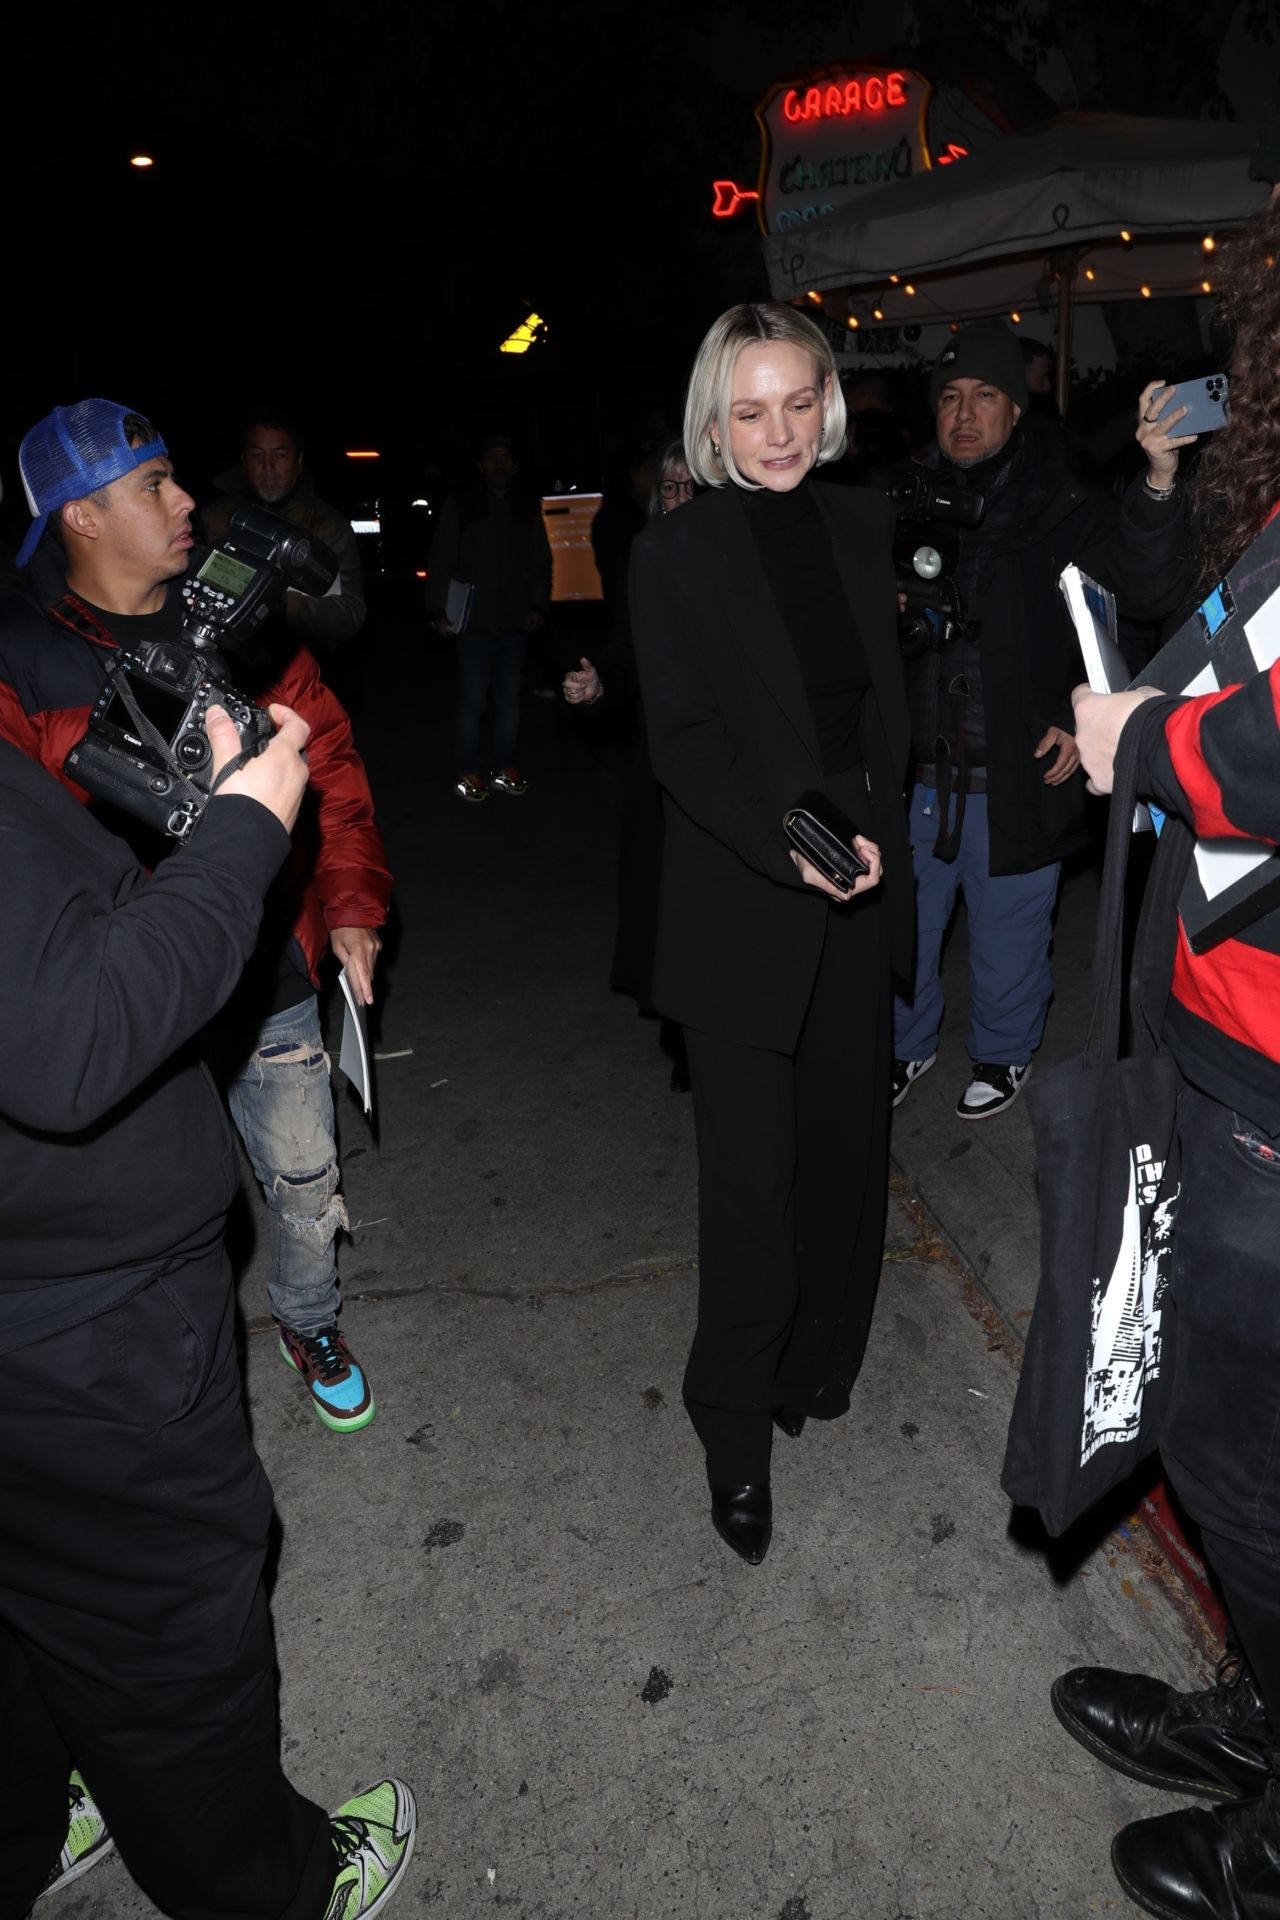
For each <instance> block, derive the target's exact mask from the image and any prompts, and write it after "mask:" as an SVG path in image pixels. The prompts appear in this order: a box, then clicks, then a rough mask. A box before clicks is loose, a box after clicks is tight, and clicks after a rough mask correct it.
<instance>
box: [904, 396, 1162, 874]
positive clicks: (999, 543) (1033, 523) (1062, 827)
mask: <svg viewBox="0 0 1280 1920" xmlns="http://www.w3.org/2000/svg"><path fill="white" fill-rule="evenodd" d="M1038 424H1039V423H1036V422H1032V423H1028V425H1027V426H1024V425H1023V424H1022V423H1019V426H1018V427H1017V428H1016V429H1015V432H1016V434H1017V436H1018V439H1019V441H1020V443H1021V444H1020V445H1019V447H1018V449H1017V451H1016V452H1015V454H1014V456H1013V459H1012V460H1011V462H1010V465H1009V469H1008V472H1007V474H1006V475H1005V477H1004V491H1005V492H1006V494H1007V496H1009V504H1010V506H1012V509H1013V510H1012V512H1011V513H1010V514H1008V516H1007V520H1006V523H1005V524H1004V525H1003V527H1002V530H1001V533H1000V535H999V537H998V538H997V539H996V540H995V541H994V542H993V543H992V545H991V546H990V549H989V551H987V552H986V554H985V556H984V561H983V566H982V569H981V573H980V576H979V580H978V584H977V588H976V591H974V592H973V594H972V596H971V597H970V598H969V600H968V604H967V606H966V612H967V614H968V616H969V618H970V619H973V620H976V621H977V623H978V638H977V646H978V654H979V659H980V663H981V676H982V698H983V706H984V731H985V748H986V786H987V808H988V814H987V817H988V821H989V825H990V835H991V872H992V873H993V874H1008V873H1030V872H1032V871H1034V869H1035V868H1037V867H1045V866H1049V865H1050V864H1051V863H1052V862H1053V861H1055V860H1061V859H1062V858H1063V857H1064V856H1065V855H1066V854H1068V853H1071V852H1074V851H1075V849H1076V848H1078V847H1080V846H1083V845H1084V844H1085V842H1086V840H1087V839H1088V829H1087V823H1086V817H1085V808H1086V801H1087V795H1086V792H1085V783H1084V775H1083V773H1079V772H1078V773H1076V774H1075V775H1073V776H1072V778H1071V779H1070V780H1067V781H1065V782H1064V783H1063V784H1062V785H1061V786H1056V787H1050V786H1046V785H1045V781H1044V774H1045V768H1046V765H1047V764H1048V759H1047V757H1046V759H1043V760H1037V759H1036V758H1035V757H1034V755H1035V748H1036V746H1037V745H1038V744H1039V742H1040V740H1041V739H1042V738H1043V736H1044V733H1045V730H1046V729H1047V728H1048V727H1051V726H1052V727H1061V728H1063V729H1064V731H1066V732H1068V733H1070V732H1071V731H1072V730H1073V718H1072V709H1071V689H1072V688H1073V687H1076V686H1079V685H1080V683H1081V681H1082V680H1083V679H1084V678H1085V672H1084V662H1083V659H1082V657H1081V653H1080V647H1079V643H1078V642H1077V639H1076V635H1075V629H1074V627H1073V626H1072V623H1071V617H1070V615H1069V613H1068V612H1067V606H1066V601H1065V600H1064V598H1063V594H1062V589H1061V588H1060V586H1059V585H1058V577H1059V575H1060V574H1061V572H1062V570H1063V568H1064V567H1066V566H1069V565H1070V564H1071V563H1072V562H1074V563H1075V564H1076V565H1077V566H1078V567H1080V568H1081V569H1082V571H1083V572H1085V573H1087V574H1089V575H1090V576H1091V577H1092V578H1093V579H1095V580H1098V581H1099V582H1101V584H1102V585H1103V586H1105V587H1109V588H1110V589H1111V591H1112V592H1113V593H1114V595H1115V597H1116V603H1117V607H1118V608H1119V610H1120V611H1122V612H1124V613H1128V614H1131V615H1133V616H1134V617H1135V618H1137V619H1155V618H1158V617H1159V616H1161V615H1162V614H1166V613H1169V612H1171V611H1172V610H1173V608H1174V607H1175V606H1176V605H1177V604H1178V602H1179V601H1180V599H1181V598H1182V596H1183V594H1184V593H1185V591H1186V588H1187V586H1188V584H1189V577H1190V570H1191V569H1190V562H1189V560H1188V559H1186V558H1185V557H1184V553H1183V548H1184V544H1185V541H1184V515H1183V504H1182V502H1183V496H1182V490H1181V489H1179V490H1178V492H1176V493H1175V494H1174V496H1173V498H1172V500H1168V501H1161V500H1156V499H1154V498H1153V497H1152V495H1151V493H1150V491H1149V490H1148V489H1147V487H1146V485H1145V482H1144V481H1143V480H1141V479H1139V480H1136V481H1135V482H1134V483H1133V484H1132V485H1131V486H1130V487H1129V488H1128V490H1127V491H1126V493H1125V494H1124V496H1123V498H1122V499H1120V500H1116V499H1114V498H1112V497H1111V496H1110V495H1109V494H1105V493H1103V492H1101V491H1100V490H1099V489H1098V488H1095V487H1092V486H1089V485H1088V484H1086V483H1085V482H1084V481H1082V480H1081V479H1080V478H1079V477H1078V476H1077V474H1076V473H1075V472H1073V470H1072V466H1071V463H1070V459H1069V456H1068V453H1067V451H1066V449H1065V448H1064V447H1063V446H1062V445H1061V443H1060V437H1059V436H1057V435H1054V434H1053V433H1051V432H1048V431H1045V430H1042V429H1041V430H1038ZM921 464H923V465H924V466H926V467H931V468H936V467H938V466H939V465H940V464H941V463H940V460H939V456H938V450H937V449H936V448H934V449H933V450H932V452H931V453H930V455H928V456H926V458H925V460H924V461H923V462H922V463H921ZM946 472H947V477H948V479H949V480H955V479H957V478H959V479H962V478H963V476H962V475H960V476H957V474H956V472H955V469H953V468H951V467H947V469H946ZM991 510H992V507H991V503H990V502H989V503H988V512H991ZM981 534H982V529H981V528H979V529H977V530H976V532H975V534H973V535H970V534H968V533H967V532H966V533H965V534H964V535H962V541H964V540H969V539H973V538H978V539H980V538H981ZM940 661H941V657H940V655H939V654H938V653H935V652H931V653H925V654H923V655H921V656H920V657H918V658H917V659H915V660H912V661H908V663H907V675H908V688H909V696H910V700H911V732H912V740H913V743H914V751H915V755H916V758H917V760H925V761H927V762H930V763H931V762H933V760H934V758H935V753H934V742H935V741H936V738H937V736H938V734H939V732H942V733H943V734H944V735H945V736H946V737H948V738H949V739H951V744H952V746H953V747H954V746H955V745H956V744H957V742H956V741H955V739H954V738H953V737H952V736H953V735H954V733H955V732H956V730H957V729H956V727H955V725H954V722H953V720H952V718H951V716H949V715H948V713H947V711H946V708H945V705H944V704H943V703H940V701H939V677H940V676H939V667H940Z"/></svg>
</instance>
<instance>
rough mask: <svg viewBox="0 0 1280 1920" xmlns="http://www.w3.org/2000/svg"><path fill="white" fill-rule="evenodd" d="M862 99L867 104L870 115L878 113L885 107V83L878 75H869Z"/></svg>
mask: <svg viewBox="0 0 1280 1920" xmlns="http://www.w3.org/2000/svg"><path fill="white" fill-rule="evenodd" d="M862 97H863V99H864V100H865V101H866V103H867V112H868V113H878V112H879V111H880V109H881V107H882V106H883V105H884V81H883V80H882V79H881V78H880V76H879V74H878V73H873V74H871V75H869V77H868V79H867V84H866V86H865V87H864V88H863V89H862Z"/></svg>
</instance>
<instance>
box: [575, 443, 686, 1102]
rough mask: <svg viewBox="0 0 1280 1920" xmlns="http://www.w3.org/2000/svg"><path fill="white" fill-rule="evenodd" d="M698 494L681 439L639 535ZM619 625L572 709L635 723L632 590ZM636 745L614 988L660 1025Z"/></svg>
mask: <svg viewBox="0 0 1280 1920" xmlns="http://www.w3.org/2000/svg"><path fill="white" fill-rule="evenodd" d="M697 491H698V485H697V482H696V481H695V480H694V478H693V476H692V475H691V474H690V472H689V463H688V461H687V460H686V459H685V456H684V445H683V443H682V442H681V441H679V440H675V441H673V442H672V443H671V445H670V446H669V447H668V448H667V449H666V451H665V453H664V454H663V455H662V458H661V460H660V461H659V463H658V468H657V472H656V474H655V475H654V478H653V480H652V483H651V485H650V487H649V492H648V496H647V500H646V515H645V520H642V521H641V522H640V523H639V526H638V527H637V528H636V531H637V532H638V531H639V528H640V527H643V526H644V525H645V524H646V522H647V521H648V520H651V519H653V518H654V517H655V515H657V514H660V513H674V512H675V510H676V508H677V507H681V506H685V505H687V503H688V502H689V501H690V500H692V499H693V497H694V495H695V493H697ZM633 537H634V534H633ZM629 555H630V544H629V543H628V547H627V553H626V555H622V556H619V558H618V560H617V562H616V565H617V568H618V572H619V574H620V576H625V573H626V567H627V561H628V559H629ZM611 625H612V631H611V634H610V637H609V639H608V641H607V642H606V648H605V652H604V655H603V657H602V660H601V664H600V667H599V668H597V667H596V666H595V665H593V663H592V662H591V661H590V660H589V659H588V658H587V657H586V655H585V654H584V655H583V656H582V657H581V658H580V660H579V662H578V665H577V666H576V667H574V668H573V669H571V671H570V672H568V673H566V674H565V676H564V681H563V692H564V697H565V699H566V700H567V701H568V702H569V704H570V706H573V707H578V708H580V709H582V710H587V709H590V710H591V711H592V712H598V713H600V714H603V715H608V716H611V717H616V716H618V715H619V714H626V715H628V716H629V717H630V716H634V715H635V709H636V708H637V706H638V704H639V698H640V683H639V680H638V678H637V674H636V656H635V646H634V643H633V641H632V638H631V629H630V622H629V620H628V618H627V607H626V596H625V589H624V590H623V592H622V594H621V596H620V597H618V598H615V600H614V602H613V620H612V623H611ZM634 742H635V744H634V752H633V758H632V764H631V770H630V774H629V776H628V779H627V787H626V795H625V798H624V800H623V805H622V836H621V845H620V848H619V854H618V930H617V934H616V937H615V939H614V945H613V963H612V965H611V967H610V970H609V985H610V986H611V987H612V989H613V991H614V992H615V993H625V994H629V995H630V996H631V998H632V999H633V1000H634V1001H635V1003H636V1005H637V1007H638V1008H639V1010H640V1012H641V1014H642V1015H644V1016H645V1017H646V1018H649V1019H652V1018H654V1017H655V1013H654V1005H653V953H654V946H655V943H656V941H657V937H658V886H659V881H660V878H661V874H662V790H661V788H660V787H659V786H658V783H657V781H656V780H655V779H654V777H653V768H652V767H651V766H650V764H649V752H648V745H647V742H646V739H645V732H644V722H643V717H642V716H641V717H640V723H639V725H638V726H637V727H636V728H635V731H634ZM658 1036H659V1042H660V1044H661V1047H662V1050H663V1052H664V1053H665V1054H666V1055H667V1056H668V1058H669V1059H670V1061H671V1091H672V1092H673V1093H687V1092H688V1091H689V1063H688V1060H687V1059H686V1058H685V1048H684V1035H683V1034H682V1033H681V1031H680V1028H679V1027H678V1026H677V1024H676V1023H675V1021H674V1020H660V1021H659V1028H658Z"/></svg>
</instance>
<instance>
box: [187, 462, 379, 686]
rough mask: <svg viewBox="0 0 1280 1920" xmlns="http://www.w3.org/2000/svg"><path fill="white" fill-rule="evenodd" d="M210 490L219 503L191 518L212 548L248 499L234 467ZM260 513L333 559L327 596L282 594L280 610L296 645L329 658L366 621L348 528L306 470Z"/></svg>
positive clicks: (357, 558) (356, 555) (360, 570)
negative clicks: (302, 533) (301, 533)
mask: <svg viewBox="0 0 1280 1920" xmlns="http://www.w3.org/2000/svg"><path fill="white" fill-rule="evenodd" d="M213 484H214V486H215V487H218V488H220V489H221V491H220V493H219V495H218V498H217V499H216V500H211V501H210V502H209V504H208V505H207V506H204V507H201V509H200V511H199V513H198V515H197V516H196V518H197V523H198V526H199V529H200V533H201V536H202V538H204V539H205V540H207V541H209V542H210V543H211V544H212V543H213V542H214V541H216V540H220V539H221V538H222V536H223V535H224V534H225V533H226V531H227V528H228V526H229V525H230V523H231V516H232V514H233V513H234V512H235V510H236V508H237V507H238V506H242V505H243V504H244V502H245V501H246V500H251V499H252V495H251V494H250V493H249V491H248V483H247V481H246V479H245V476H244V473H243V471H242V470H241V469H240V468H239V467H232V468H230V469H229V470H228V472H226V473H220V474H219V475H218V477H217V479H216V480H215V481H214V483H213ZM263 511H264V512H266V513H275V514H278V515H279V516H280V518H281V519H282V520H288V521H289V522H290V523H291V525H293V526H295V527H303V528H305V529H306V531H307V532H308V533H309V534H310V535H311V536H312V538H313V539H315V540H320V541H322V542H323V543H324V545H325V546H326V547H329V548H330V549H331V550H332V552H333V554H334V556H335V558H336V559H337V562H338V578H337V580H336V581H335V582H334V585H333V586H332V587H331V588H330V590H329V592H328V593H321V594H311V593H289V594H286V595H285V600H284V609H283V611H284V618H285V620H286V621H287V622H288V625H289V629H290V631H291V632H292V633H293V635H294V637H295V639H298V640H304V641H305V642H306V644H307V645H308V646H309V647H311V648H312V649H313V650H314V651H315V652H316V653H320V654H323V655H325V656H326V657H329V656H331V655H333V654H334V653H336V652H337V649H338V648H339V647H340V646H341V645H342V643H343V641H344V640H350V639H352V638H353V637H354V636H355V635H356V634H357V633H359V631H360V629H361V627H362V626H363V625H364V623H365V618H366V615H367V609H366V606H365V598H364V569H363V568H362V566H361V565H360V549H359V548H358V546H357V545H356V536H355V534H354V532H353V531H352V527H351V522H350V520H348V519H347V517H346V515H345V514H342V513H339V512H338V509H337V508H336V507H331V506H330V505H329V502H328V501H327V500H322V499H321V498H320V495H319V494H318V493H317V492H316V490H315V483H314V482H313V480H312V478H311V472H310V469H309V468H307V467H303V469H302V471H301V473H300V474H299V475H298V484H297V486H296V487H295V488H294V489H293V492H292V493H291V494H290V495H289V497H288V499H286V500H281V501H280V503H279V505H278V506H273V507H264V508H263Z"/></svg>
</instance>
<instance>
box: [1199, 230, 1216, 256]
mask: <svg viewBox="0 0 1280 1920" xmlns="http://www.w3.org/2000/svg"><path fill="white" fill-rule="evenodd" d="M1217 244H1218V243H1217V241H1216V240H1215V239H1214V237H1213V235H1212V234H1211V233H1206V235H1205V237H1204V239H1203V240H1202V241H1201V242H1200V245H1201V247H1202V248H1203V250H1204V252H1205V253H1212V252H1213V250H1214V248H1215V247H1216V246H1217Z"/></svg>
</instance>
